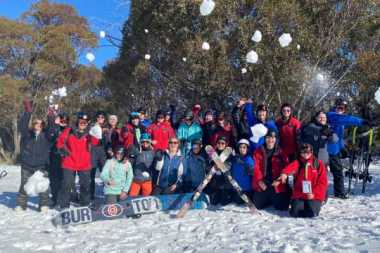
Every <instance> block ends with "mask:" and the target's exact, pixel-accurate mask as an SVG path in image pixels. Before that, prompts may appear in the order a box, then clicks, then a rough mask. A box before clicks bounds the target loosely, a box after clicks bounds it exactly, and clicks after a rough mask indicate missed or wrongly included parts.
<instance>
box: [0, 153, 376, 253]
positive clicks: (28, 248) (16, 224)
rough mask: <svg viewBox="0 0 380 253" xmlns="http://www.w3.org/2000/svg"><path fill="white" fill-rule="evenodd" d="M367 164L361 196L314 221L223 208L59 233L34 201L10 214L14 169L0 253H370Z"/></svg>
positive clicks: (333, 202) (6, 192) (6, 189)
mask: <svg viewBox="0 0 380 253" xmlns="http://www.w3.org/2000/svg"><path fill="white" fill-rule="evenodd" d="M375 163H376V164H375V165H373V166H371V167H370V173H371V174H372V175H373V182H372V183H371V184H369V185H368V191H367V192H366V193H365V194H361V193H360V189H355V195H354V196H352V197H351V198H350V199H348V200H340V199H335V198H330V199H329V200H328V202H327V204H326V205H325V206H323V208H322V211H321V214H320V216H319V217H317V218H314V219H294V218H290V217H289V215H288V213H287V212H281V211H275V210H274V209H267V210H265V211H262V212H261V214H262V215H260V216H255V215H251V214H249V213H248V210H247V208H245V207H239V206H235V205H228V206H225V207H213V208H211V209H210V210H191V211H189V213H188V214H187V216H186V217H185V218H183V219H173V218H172V217H171V215H173V214H174V212H170V213H156V214H152V215H145V216H142V217H141V218H140V219H118V220H113V221H99V222H94V223H90V224H83V225H78V226H72V227H67V228H60V227H57V228H56V227H54V226H53V225H52V224H51V221H50V219H51V217H52V216H53V214H55V213H54V211H53V210H51V211H50V212H49V213H48V214H47V215H46V214H42V213H39V212H37V211H36V209H37V203H38V202H37V198H31V200H30V201H29V206H30V207H31V208H30V209H28V210H27V211H26V212H23V213H15V212H14V211H13V210H12V208H13V207H15V198H16V196H17V191H18V187H19V183H20V168H19V167H17V166H0V170H2V169H6V170H7V171H8V173H9V174H8V176H7V177H5V178H2V179H0V215H1V219H0V226H1V233H0V252H12V253H17V252H99V253H103V252H104V253H106V252H162V253H166V252H193V253H200V252H218V253H219V252H241V253H242V252H245V253H248V252H302V253H303V252H337V253H341V252H343V253H345V252H369V253H372V252H374V253H375V252H379V248H380V163H379V161H378V160H377V161H376V162H375ZM330 183H331V180H330ZM359 186H360V185H358V187H357V188H359ZM331 190H332V188H331V187H330V193H331Z"/></svg>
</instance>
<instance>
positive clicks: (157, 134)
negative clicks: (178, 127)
mask: <svg viewBox="0 0 380 253" xmlns="http://www.w3.org/2000/svg"><path fill="white" fill-rule="evenodd" d="M147 132H148V133H149V134H150V135H151V137H152V142H153V148H154V150H166V149H168V147H169V139H170V138H172V137H175V132H174V130H173V128H172V127H171V126H170V124H169V123H168V122H164V123H162V124H160V123H158V122H156V123H154V124H151V125H150V126H149V127H148V129H147Z"/></svg>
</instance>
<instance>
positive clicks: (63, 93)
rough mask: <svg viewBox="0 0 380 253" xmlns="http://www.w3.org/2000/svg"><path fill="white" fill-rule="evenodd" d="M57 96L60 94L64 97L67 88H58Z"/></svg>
mask: <svg viewBox="0 0 380 253" xmlns="http://www.w3.org/2000/svg"><path fill="white" fill-rule="evenodd" d="M58 96H60V97H66V96H67V90H66V87H65V86H63V87H62V88H59V89H58Z"/></svg>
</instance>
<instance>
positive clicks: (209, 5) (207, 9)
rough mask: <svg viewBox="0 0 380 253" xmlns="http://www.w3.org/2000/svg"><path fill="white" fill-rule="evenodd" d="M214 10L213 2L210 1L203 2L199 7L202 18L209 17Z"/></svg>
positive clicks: (204, 0)
mask: <svg viewBox="0 0 380 253" xmlns="http://www.w3.org/2000/svg"><path fill="white" fill-rule="evenodd" d="M214 8H215V2H214V1H212V0H203V2H202V3H201V6H200V11H201V15H202V16H207V15H210V14H211V12H212V11H213V10H214Z"/></svg>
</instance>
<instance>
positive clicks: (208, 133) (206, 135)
mask: <svg viewBox="0 0 380 253" xmlns="http://www.w3.org/2000/svg"><path fill="white" fill-rule="evenodd" d="M216 129H217V127H216V123H215V121H209V122H206V123H204V124H203V125H202V132H203V138H202V141H203V146H207V145H211V144H210V143H211V137H212V136H213V135H214V134H215V132H216Z"/></svg>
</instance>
